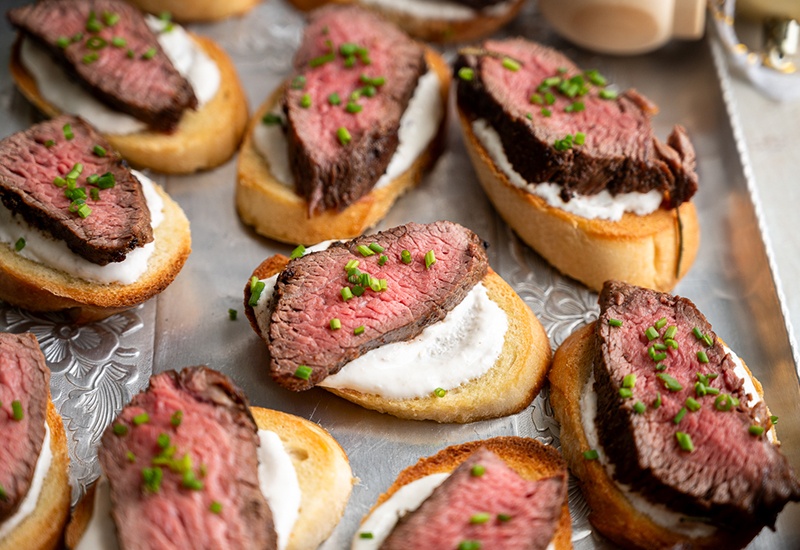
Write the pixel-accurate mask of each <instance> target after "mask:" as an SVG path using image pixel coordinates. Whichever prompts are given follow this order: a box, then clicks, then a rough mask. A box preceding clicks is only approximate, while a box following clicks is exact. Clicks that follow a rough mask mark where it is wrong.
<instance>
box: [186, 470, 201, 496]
mask: <svg viewBox="0 0 800 550" xmlns="http://www.w3.org/2000/svg"><path fill="white" fill-rule="evenodd" d="M182 483H183V486H184V487H185V488H187V489H191V490H192V491H201V490H202V489H203V482H202V481H200V480H199V479H197V478H196V477H195V475H194V472H193V471H191V470H189V471H187V472H184V473H183V480H182Z"/></svg>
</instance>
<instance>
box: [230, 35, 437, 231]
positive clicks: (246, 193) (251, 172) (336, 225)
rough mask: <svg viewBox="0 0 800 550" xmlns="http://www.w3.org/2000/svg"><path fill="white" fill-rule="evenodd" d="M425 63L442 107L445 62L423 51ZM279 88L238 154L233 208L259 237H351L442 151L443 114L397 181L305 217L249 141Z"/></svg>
mask: <svg viewBox="0 0 800 550" xmlns="http://www.w3.org/2000/svg"><path fill="white" fill-rule="evenodd" d="M425 59H426V61H427V62H428V66H429V67H430V68H431V70H433V71H435V72H436V75H437V76H438V78H439V82H440V90H439V91H440V94H441V98H442V103H443V104H444V105H447V98H448V94H449V90H450V71H449V69H448V67H447V64H446V63H445V61H444V60H443V59H442V57H441V56H440V55H439V54H437V53H436V52H434V51H433V50H431V49H429V48H428V49H426V52H425ZM285 85H286V83H284V85H282V86H279V87H278V88H277V89H276V90H275V91H274V92H273V93H272V95H271V96H270V97H269V99H267V101H266V102H265V103H264V104H263V105H262V106H261V107H260V108H259V109H258V111H257V112H256V114H255V116H254V117H253V118H252V119H251V120H250V123H249V125H248V127H247V133H246V134H245V137H244V143H243V144H242V148H241V151H240V152H239V166H238V170H237V173H238V178H237V184H236V208H237V210H238V212H239V216H240V217H241V218H242V221H244V223H246V224H247V225H251V226H253V228H254V229H255V230H256V232H257V233H260V234H261V235H264V236H265V237H269V238H270V239H275V240H278V241H282V242H287V243H304V244H315V243H318V242H320V241H326V240H329V239H346V238H352V237H357V236H358V235H361V233H363V232H364V230H365V229H367V228H369V227H372V226H373V225H375V224H376V223H377V222H378V221H379V220H381V219H382V218H383V217H384V216H385V215H386V213H387V212H388V211H389V209H390V208H391V207H392V205H393V204H394V202H395V201H396V200H397V199H398V198H399V197H400V196H401V195H402V194H403V193H405V192H406V191H408V190H409V189H411V188H412V187H414V186H416V185H417V184H418V183H419V182H420V180H421V179H422V175H423V173H424V172H425V171H426V170H428V169H429V168H430V167H431V166H433V163H434V162H435V161H436V159H437V158H438V157H439V154H440V153H441V152H442V149H443V147H444V139H445V135H446V129H447V116H446V115H445V116H443V117H442V121H441V123H440V126H439V130H438V132H437V134H436V136H435V137H434V138H433V141H432V143H431V144H430V146H429V147H428V148H427V149H425V151H424V152H423V153H422V154H421V155H420V156H419V157H418V158H417V159H416V160H415V161H414V163H413V164H412V165H411V167H410V168H409V169H408V170H406V171H405V172H404V173H403V174H401V175H400V176H399V177H398V178H396V179H395V180H393V181H392V182H390V183H389V184H388V185H386V186H384V187H381V188H380V189H373V190H372V191H370V192H369V193H368V194H366V195H364V196H363V197H361V198H360V199H359V200H358V201H356V202H355V203H353V204H351V205H350V206H348V207H347V208H345V209H344V210H342V211H335V210H326V211H325V212H322V213H321V214H318V215H315V216H313V217H310V218H309V216H308V202H307V201H306V200H305V198H303V197H301V196H300V195H298V194H297V193H295V191H294V189H292V188H290V187H287V186H285V185H283V184H282V183H280V182H278V181H276V180H275V178H274V177H273V175H272V173H271V172H270V166H269V162H268V161H267V160H266V159H265V158H264V157H263V156H262V155H261V153H259V152H258V150H257V149H256V147H255V144H254V140H253V131H254V129H255V127H256V126H257V125H258V124H261V119H262V118H263V116H264V115H265V114H266V113H268V112H270V111H271V110H272V109H273V108H274V107H275V106H276V105H277V104H278V102H279V101H280V100H281V97H282V95H283V86H285ZM445 112H446V110H445Z"/></svg>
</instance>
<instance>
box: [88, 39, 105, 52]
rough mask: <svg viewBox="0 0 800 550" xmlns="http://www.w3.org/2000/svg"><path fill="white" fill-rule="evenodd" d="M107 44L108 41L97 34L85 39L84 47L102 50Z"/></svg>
mask: <svg viewBox="0 0 800 550" xmlns="http://www.w3.org/2000/svg"><path fill="white" fill-rule="evenodd" d="M106 46H108V42H107V41H106V40H105V39H103V38H100V37H99V36H93V37H91V38H90V39H89V40H87V41H86V47H87V48H89V49H90V50H102V49H103V48H105V47H106Z"/></svg>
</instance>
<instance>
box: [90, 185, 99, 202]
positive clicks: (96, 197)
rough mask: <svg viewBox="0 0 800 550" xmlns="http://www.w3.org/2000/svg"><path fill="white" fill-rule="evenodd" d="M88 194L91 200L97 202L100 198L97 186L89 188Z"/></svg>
mask: <svg viewBox="0 0 800 550" xmlns="http://www.w3.org/2000/svg"><path fill="white" fill-rule="evenodd" d="M89 194H90V195H91V196H92V200H93V201H95V202H97V201H99V200H100V190H99V189H98V188H97V187H92V188H91V189H89Z"/></svg>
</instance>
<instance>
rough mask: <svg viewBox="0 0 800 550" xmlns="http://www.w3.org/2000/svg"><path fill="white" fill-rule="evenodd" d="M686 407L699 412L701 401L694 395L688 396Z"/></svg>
mask: <svg viewBox="0 0 800 550" xmlns="http://www.w3.org/2000/svg"><path fill="white" fill-rule="evenodd" d="M686 408H687V409H689V410H690V411H692V412H697V411H699V410H700V403H698V402H697V400H696V399H695V398H694V397H687V398H686Z"/></svg>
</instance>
